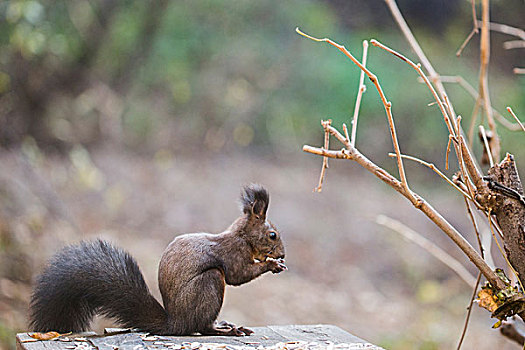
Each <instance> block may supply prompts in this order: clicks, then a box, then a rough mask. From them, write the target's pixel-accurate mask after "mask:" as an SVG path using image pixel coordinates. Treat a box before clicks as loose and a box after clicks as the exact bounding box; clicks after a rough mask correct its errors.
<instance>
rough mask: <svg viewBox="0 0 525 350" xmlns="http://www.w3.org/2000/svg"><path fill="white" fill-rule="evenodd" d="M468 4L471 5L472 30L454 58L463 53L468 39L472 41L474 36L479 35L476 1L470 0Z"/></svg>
mask: <svg viewBox="0 0 525 350" xmlns="http://www.w3.org/2000/svg"><path fill="white" fill-rule="evenodd" d="M470 4H471V5H472V27H473V28H472V30H471V31H470V34H469V35H468V36H467V38H466V39H465V41H464V42H463V44H461V46H460V48H459V50H458V51H457V52H456V56H458V57H459V56H460V55H461V52H463V49H464V48H465V46H467V44H468V42H469V41H470V39H472V37H473V36H474V34H478V33H479V29H478V19H477V16H476V0H471V1H470Z"/></svg>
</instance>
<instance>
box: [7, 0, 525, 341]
mask: <svg viewBox="0 0 525 350" xmlns="http://www.w3.org/2000/svg"><path fill="white" fill-rule="evenodd" d="M398 3H399V7H400V9H401V10H402V12H403V14H404V15H405V16H406V19H407V21H408V23H409V24H410V25H411V26H412V29H413V31H414V33H415V35H416V37H417V38H418V40H419V42H420V44H421V45H422V47H423V49H424V50H425V52H426V54H427V56H428V57H429V58H430V59H431V61H432V62H433V64H434V66H435V67H436V69H437V71H438V72H439V73H440V74H442V75H461V76H463V78H465V79H466V81H468V82H469V83H470V84H472V85H473V86H475V87H477V79H478V78H477V76H478V69H479V36H475V37H474V38H473V40H472V41H471V43H470V44H469V45H468V46H467V47H466V49H465V51H464V53H463V55H462V56H461V57H460V58H457V57H456V56H455V52H456V50H457V48H458V47H459V46H460V45H461V43H462V42H463V40H464V39H465V37H466V36H467V35H468V33H469V32H470V31H471V28H472V19H471V12H470V11H471V8H470V3H469V1H465V0H455V1H452V0H450V1H447V0H427V1H417V0H399V1H398ZM491 20H492V21H494V22H498V23H505V24H508V25H512V26H516V27H521V28H523V27H524V26H525V4H524V2H523V1H522V0H509V1H502V0H494V1H492V2H491ZM296 26H299V27H300V28H301V29H303V30H305V31H306V32H308V33H310V34H312V35H316V36H318V37H324V36H329V37H331V38H332V39H334V40H336V41H338V42H340V43H342V44H344V45H345V46H346V47H347V48H348V49H349V50H350V51H351V52H353V53H354V54H355V56H356V57H360V56H361V52H362V45H361V43H362V40H364V39H370V38H376V39H378V40H380V41H381V42H383V43H385V44H386V45H389V46H390V47H393V48H395V49H397V50H398V51H399V52H402V53H404V54H406V55H407V56H408V57H410V58H411V59H413V60H416V58H415V56H414V55H413V53H412V52H411V51H410V48H409V46H408V44H407V43H406V42H405V40H404V38H403V37H402V35H401V33H400V32H399V30H398V28H397V27H396V25H395V24H394V22H393V20H392V17H391V15H390V13H389V12H388V10H387V7H386V5H385V4H384V2H383V1H381V0H359V1H357V0H355V1H345V0H333V1H322V0H318V1H315V0H302V1H299V0H291V1H269V0H259V1H240V0H238V1H234V0H228V1H218V0H198V1H167V0H158V1H131V0H125V1H116V0H91V1H84V0H77V1H65V0H64V1H60V0H55V1H51V0H4V1H0V347H3V348H10V347H13V346H14V334H15V332H17V331H23V330H26V316H27V306H28V300H29V296H30V292H31V283H32V280H33V278H34V277H35V275H36V274H37V273H38V272H39V271H40V270H41V269H42V267H43V266H44V264H45V261H46V260H47V259H48V258H49V257H50V256H51V255H52V254H53V253H54V252H56V251H57V250H58V249H59V248H60V247H62V246H63V245H65V244H68V243H72V242H76V241H78V240H80V239H86V238H91V237H104V238H106V239H110V240H112V241H114V242H115V243H116V244H118V245H120V246H123V247H125V248H126V249H128V250H129V251H130V252H131V253H132V254H133V255H134V256H135V257H136V258H137V260H138V262H139V265H140V266H141V267H142V269H143V272H144V274H145V276H146V279H147V281H148V284H149V286H150V287H151V289H152V291H153V292H154V293H155V295H157V296H158V295H159V293H158V288H157V278H156V273H157V264H158V260H159V259H160V256H161V254H162V251H163V249H164V247H165V246H166V245H167V244H168V243H169V242H170V241H171V240H172V239H173V237H174V236H175V235H177V234H180V233H184V232H195V231H201V230H203V231H210V232H219V231H221V230H223V229H224V228H226V227H227V226H228V225H229V223H230V222H231V221H232V220H233V219H234V218H235V217H236V216H237V215H238V214H239V211H238V207H237V203H236V201H237V197H238V194H239V192H240V187H241V185H243V184H247V183H250V182H260V183H262V184H264V185H266V186H267V187H268V188H269V190H270V193H271V196H272V200H271V205H270V209H269V217H270V219H271V220H272V221H273V222H274V223H276V224H277V225H278V227H280V228H281V230H282V232H283V237H284V240H285V243H286V245H287V263H288V266H289V268H290V270H289V271H288V272H286V273H284V274H281V275H278V276H271V275H269V276H264V277H262V278H260V279H258V280H256V281H254V282H252V283H250V284H248V285H245V286H242V287H239V288H229V289H228V290H227V292H226V300H225V305H224V307H223V311H222V314H221V317H223V318H224V319H228V320H230V321H232V322H235V323H239V324H246V325H252V326H255V325H264V324H288V323H303V324H306V323H331V324H336V325H338V326H340V327H342V328H344V329H346V330H348V331H350V332H351V333H354V334H356V335H357V336H360V337H362V338H365V339H367V340H369V341H371V342H373V343H375V344H378V345H382V346H384V347H386V348H389V349H412V348H418V349H449V348H451V347H454V346H455V344H456V343H457V340H458V337H459V335H460V333H461V329H462V326H463V322H464V314H465V311H466V310H465V308H466V306H467V304H468V301H469V298H470V295H471V293H472V290H471V287H470V286H468V285H466V284H465V283H464V282H463V281H462V280H460V279H459V278H458V277H457V276H456V275H455V274H454V273H453V272H451V271H450V270H449V269H448V268H446V267H444V266H443V265H442V264H441V263H440V262H438V261H437V260H435V259H434V258H433V257H432V256H430V255H429V254H428V253H426V252H425V251H422V250H421V249H420V248H418V247H416V246H413V245H412V244H411V243H407V242H405V241H403V240H402V239H400V237H399V236H397V235H396V234H395V233H392V232H390V231H388V230H387V229H385V228H383V227H380V226H378V225H377V224H375V218H376V216H377V215H379V214H387V215H389V216H391V217H393V218H396V219H399V220H401V221H403V222H404V223H405V224H407V225H409V226H410V227H412V228H414V229H417V230H418V231H419V232H421V233H422V234H423V235H424V236H426V237H427V238H430V239H432V240H433V241H434V242H436V243H437V244H439V245H440V246H442V247H444V248H445V249H447V250H448V251H449V252H450V253H451V254H452V255H453V256H455V257H457V258H458V259H459V260H460V261H462V262H464V263H465V265H466V266H467V268H469V269H470V270H471V272H473V273H475V270H474V269H473V268H472V266H470V265H469V262H468V261H467V259H466V258H465V257H464V256H463V255H462V254H461V252H460V251H459V250H458V249H457V248H456V247H454V246H453V245H452V244H451V243H450V242H449V241H448V239H447V238H446V237H445V236H444V235H443V234H442V233H441V232H440V231H439V230H438V229H437V228H435V227H434V226H433V224H432V223H430V221H428V220H427V219H426V218H425V217H424V216H423V215H421V214H420V213H418V212H416V210H415V209H413V208H412V207H411V205H410V204H409V203H408V201H406V200H404V199H402V198H400V197H399V196H398V195H397V194H396V193H395V192H394V191H392V189H390V188H388V187H386V186H385V185H384V184H382V183H379V182H378V181H377V180H376V179H375V178H373V177H372V176H371V175H370V174H368V173H366V172H365V171H363V170H362V169H360V168H359V167H358V166H357V165H356V164H352V163H348V162H336V161H332V162H330V164H331V168H330V169H329V172H328V175H327V178H326V181H325V186H324V190H323V192H322V193H320V194H318V193H313V192H312V189H313V188H314V187H315V186H316V185H317V180H318V172H319V169H320V165H321V159H320V158H318V157H313V156H311V155H307V154H304V153H302V151H301V147H302V145H303V144H305V143H308V144H314V145H321V144H322V140H323V134H322V128H321V126H320V124H319V120H320V119H327V118H331V119H333V121H334V125H337V126H340V125H341V123H343V122H346V123H348V124H349V120H350V116H351V114H352V111H353V107H354V102H355V96H356V93H357V86H358V80H359V73H360V72H359V70H358V68H357V67H355V66H354V65H353V64H352V63H351V62H350V61H348V59H346V58H345V57H344V56H343V55H341V54H340V53H339V52H338V51H337V50H335V49H334V48H331V47H329V46H328V45H321V44H316V43H313V42H311V41H309V40H306V39H304V38H302V37H300V36H298V35H297V34H296V33H295V31H294V29H295V27H296ZM512 39H514V38H513V37H509V36H507V35H504V34H500V33H492V34H491V40H492V42H491V62H490V73H489V82H490V87H491V100H492V104H493V106H494V108H495V109H496V110H498V111H500V112H502V114H504V115H507V113H506V111H505V107H506V106H512V108H513V109H514V111H515V112H516V114H517V115H518V116H519V117H521V120H523V119H524V116H525V103H524V102H525V78H524V76H518V75H514V74H513V73H512V69H513V68H514V67H518V66H521V67H523V65H524V63H525V54H524V50H523V49H521V50H520V49H514V50H504V49H503V42H504V41H507V40H512ZM368 56H369V59H368V62H369V64H368V66H369V67H370V68H371V70H372V71H373V72H374V73H375V74H376V75H378V77H379V79H380V81H381V84H382V86H383V89H384V90H385V93H386V95H387V97H388V98H389V99H390V100H391V101H392V103H393V113H394V116H395V118H396V124H397V130H398V133H399V135H398V136H399V139H400V143H401V149H402V150H403V152H404V153H406V154H410V155H417V156H419V157H421V158H422V159H425V160H427V161H431V162H434V163H435V164H436V165H437V166H438V167H440V168H442V169H443V168H444V165H443V164H444V158H445V156H444V155H445V148H446V141H447V140H448V133H447V131H446V128H445V126H444V124H443V122H442V119H441V116H440V114H439V111H438V109H437V107H436V106H435V105H434V106H427V104H428V103H429V102H431V101H432V98H431V95H430V94H429V92H428V90H427V89H426V88H425V87H423V86H422V85H421V84H420V83H418V82H417V79H416V74H415V72H414V71H413V70H411V69H410V68H409V67H408V66H407V65H405V64H403V63H402V62H400V61H398V60H396V59H394V58H393V57H392V56H390V55H388V54H386V53H385V52H382V51H381V50H377V49H375V48H373V47H371V48H370V50H369V55H368ZM447 90H448V92H449V95H450V97H451V100H452V102H453V104H454V106H455V109H456V111H457V112H458V114H461V115H463V116H464V125H468V121H469V119H470V115H471V113H472V108H473V105H474V99H473V98H472V97H471V96H470V95H469V94H468V93H467V92H466V91H465V90H464V89H462V88H461V87H460V86H458V85H457V84H447ZM498 130H499V133H500V136H501V138H502V149H503V151H505V152H511V153H513V154H514V155H515V156H516V159H517V161H518V166H519V170H520V172H521V174H522V179H523V174H525V165H524V164H525V147H524V145H525V141H524V140H525V138H524V137H523V134H520V133H519V132H516V131H509V130H506V129H504V128H503V127H501V126H500V127H499V129H498ZM357 145H358V147H359V149H360V150H361V151H362V152H363V153H364V154H365V155H367V156H368V157H370V158H372V159H373V160H375V161H376V162H377V163H378V164H380V165H381V166H383V167H385V168H387V169H389V170H392V169H395V164H394V161H392V160H391V159H389V157H388V155H387V153H388V152H390V151H391V150H392V146H391V140H390V136H389V131H388V127H387V123H386V118H385V116H384V111H383V106H382V105H381V103H380V100H379V99H378V96H377V92H376V91H375V90H374V89H373V88H372V86H371V85H370V84H368V91H367V92H366V93H365V94H364V97H363V102H362V105H361V113H360V120H359V128H358V137H357ZM475 149H476V151H477V152H479V153H481V146H480V145H479V142H478V144H477V145H475ZM406 166H407V171H408V176H409V180H410V181H411V183H412V184H413V186H414V187H415V188H416V189H417V191H419V192H420V193H421V194H423V195H425V196H426V197H427V198H428V199H430V202H431V203H432V204H433V205H434V206H435V207H437V208H438V209H439V210H441V212H442V213H443V214H444V215H445V216H446V217H447V218H448V219H449V220H450V222H451V223H453V224H454V225H455V226H456V227H457V228H458V229H459V230H460V232H462V233H464V234H465V235H466V236H467V238H468V239H469V240H470V241H471V242H474V240H475V238H474V237H473V234H472V228H471V225H470V224H469V222H468V220H467V218H466V213H465V211H464V209H463V201H462V199H461V197H460V196H458V195H457V194H453V192H452V190H449V189H448V187H446V186H447V185H446V184H444V183H442V182H441V180H438V178H437V177H436V176H435V174H433V173H432V172H430V171H428V170H427V169H423V168H422V167H421V166H418V165H415V164H407V165H406ZM452 171H453V170H451V171H450V172H449V174H450V173H452ZM500 264H503V263H502V262H500ZM474 308H475V309H474V312H473V319H472V321H471V325H470V328H469V332H468V334H467V338H466V344H465V347H464V348H465V349H473V348H476V349H494V348H499V349H505V348H509V349H511V348H515V346H514V345H513V344H511V343H510V342H509V341H508V340H506V339H503V337H501V336H500V335H499V332H498V331H496V330H492V329H490V326H491V325H492V324H493V323H494V320H491V319H490V318H489V314H488V313H487V312H486V311H485V310H480V309H479V308H477V307H476V306H475V307H474ZM109 324H111V323H110V322H108V321H107V320H99V321H97V326H96V327H98V328H97V329H98V330H100V328H101V327H103V326H104V325H109Z"/></svg>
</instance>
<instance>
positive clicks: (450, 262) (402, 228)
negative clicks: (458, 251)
mask: <svg viewBox="0 0 525 350" xmlns="http://www.w3.org/2000/svg"><path fill="white" fill-rule="evenodd" d="M376 222H377V223H378V224H380V225H383V226H385V227H388V228H389V229H391V230H393V231H395V232H397V233H399V234H400V235H401V236H403V237H404V238H406V239H408V240H409V241H411V242H413V243H415V244H417V245H418V246H420V247H421V248H423V249H424V250H426V251H427V252H429V253H430V254H431V255H432V256H434V257H435V258H436V259H438V260H439V261H441V262H442V263H443V264H445V265H447V266H448V267H449V268H450V269H451V270H452V271H454V272H455V273H456V274H457V275H458V276H459V277H460V278H461V279H462V280H463V281H464V282H465V283H466V284H468V285H469V286H473V285H474V284H475V283H476V279H475V278H474V276H472V274H471V273H470V272H469V271H468V270H467V269H466V268H465V267H464V266H463V264H461V263H460V262H459V261H458V260H457V259H455V258H454V257H452V256H451V255H450V254H448V253H447V252H445V251H444V250H443V249H441V248H440V247H438V246H437V245H435V244H434V243H433V242H432V241H429V240H428V239H426V238H425V237H423V236H422V235H421V234H420V233H418V232H416V231H414V230H412V229H411V228H409V227H408V226H406V225H404V224H402V223H401V222H399V221H397V220H394V219H392V218H389V217H387V216H384V215H379V216H378V217H377V218H376Z"/></svg>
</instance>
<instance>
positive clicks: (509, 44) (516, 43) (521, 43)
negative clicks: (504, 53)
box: [503, 40, 525, 50]
mask: <svg viewBox="0 0 525 350" xmlns="http://www.w3.org/2000/svg"><path fill="white" fill-rule="evenodd" d="M503 48H504V49H505V50H512V49H525V40H509V41H505V42H504V43H503Z"/></svg>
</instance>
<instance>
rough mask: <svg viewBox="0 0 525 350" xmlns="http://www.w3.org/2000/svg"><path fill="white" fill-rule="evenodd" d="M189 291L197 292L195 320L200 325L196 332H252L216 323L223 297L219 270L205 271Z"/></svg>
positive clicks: (233, 334)
mask: <svg viewBox="0 0 525 350" xmlns="http://www.w3.org/2000/svg"><path fill="white" fill-rule="evenodd" d="M193 281H194V285H193V286H192V288H191V290H194V291H198V292H197V295H195V297H196V298H194V300H195V301H196V305H195V306H194V308H193V309H194V310H195V311H196V315H195V316H196V319H197V320H198V323H199V324H200V326H199V329H198V332H199V333H200V334H202V335H230V336H244V335H250V334H252V333H253V331H251V330H249V329H247V328H244V327H237V326H235V325H234V324H232V323H229V322H226V321H222V322H217V321H216V320H217V316H218V315H219V312H220V311H221V307H222V301H223V297H224V288H225V282H224V273H223V272H222V271H221V270H219V269H211V270H208V271H205V272H204V273H202V274H201V275H200V276H198V277H196V278H195V279H194V280H193Z"/></svg>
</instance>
